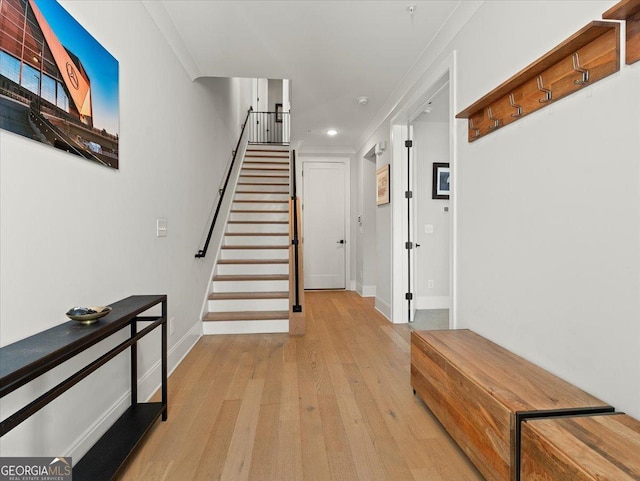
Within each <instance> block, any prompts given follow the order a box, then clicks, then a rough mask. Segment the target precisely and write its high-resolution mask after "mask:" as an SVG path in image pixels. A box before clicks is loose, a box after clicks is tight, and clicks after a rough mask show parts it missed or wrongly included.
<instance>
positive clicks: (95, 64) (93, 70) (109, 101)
mask: <svg viewBox="0 0 640 481" xmlns="http://www.w3.org/2000/svg"><path fill="white" fill-rule="evenodd" d="M35 2H36V4H37V5H38V8H39V9H40V11H41V12H42V14H43V15H44V17H45V18H46V19H47V22H48V23H49V26H50V27H51V28H52V29H53V31H54V32H55V34H56V36H57V37H58V40H60V42H61V43H62V45H64V46H65V47H66V48H67V49H68V50H70V51H71V52H73V53H74V54H75V55H76V56H77V57H78V58H79V59H80V61H81V62H82V65H83V66H84V68H85V70H86V71H87V74H88V75H89V79H90V80H91V101H92V104H93V126H94V127H96V128H99V129H105V130H106V131H107V132H109V133H110V134H117V133H118V132H119V125H118V105H119V102H118V61H117V60H116V59H115V58H114V57H113V55H111V54H110V53H109V52H107V50H106V49H105V48H104V47H102V45H100V44H99V43H98V41H97V40H96V39H95V38H93V37H92V36H91V34H89V32H87V31H86V30H85V29H84V27H82V25H80V24H79V23H78V22H77V21H76V20H75V19H74V18H73V17H72V16H71V15H69V13H68V12H67V11H66V10H65V9H64V8H62V6H61V5H60V4H59V3H58V2H57V1H56V0H35Z"/></svg>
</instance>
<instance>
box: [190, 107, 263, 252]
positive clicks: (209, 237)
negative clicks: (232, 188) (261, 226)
mask: <svg viewBox="0 0 640 481" xmlns="http://www.w3.org/2000/svg"><path fill="white" fill-rule="evenodd" d="M252 111H253V107H249V110H248V111H247V117H246V118H245V119H244V123H243V124H242V131H241V132H240V137H238V143H236V149H235V150H234V151H233V158H232V159H231V166H230V167H229V171H228V172H227V178H226V179H225V181H224V186H223V187H222V191H221V192H220V197H219V198H218V206H217V207H216V212H215V214H213V220H212V221H211V227H210V228H209V234H208V235H207V240H206V241H205V243H204V247H203V248H202V249H200V250H199V251H198V253H197V254H196V258H199V257H204V256H206V255H207V250H208V249H209V242H211V236H212V235H213V228H214V227H215V226H216V220H218V214H219V213H220V207H221V206H222V200H223V199H224V194H225V193H226V192H227V186H228V185H229V179H231V172H233V166H234V164H235V162H236V157H237V156H238V150H239V149H240V142H242V137H243V136H244V129H245V127H246V126H247V121H248V120H249V116H250V115H251V112H252Z"/></svg>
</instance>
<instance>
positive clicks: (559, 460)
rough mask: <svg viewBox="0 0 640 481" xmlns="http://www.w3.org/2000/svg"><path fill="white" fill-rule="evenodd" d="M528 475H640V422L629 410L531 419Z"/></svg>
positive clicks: (526, 443)
mask: <svg viewBox="0 0 640 481" xmlns="http://www.w3.org/2000/svg"><path fill="white" fill-rule="evenodd" d="M521 450H522V475H521V476H522V479H523V480H532V479H535V480H538V481H543V480H549V481H551V480H553V481H602V480H612V481H630V480H636V481H638V480H640V421H637V420H636V419H633V418H632V417H629V416H627V415H625V414H620V413H616V414H612V415H593V416H581V417H563V418H550V419H528V420H526V421H525V422H523V424H522V444H521Z"/></svg>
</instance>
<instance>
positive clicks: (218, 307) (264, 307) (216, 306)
mask: <svg viewBox="0 0 640 481" xmlns="http://www.w3.org/2000/svg"><path fill="white" fill-rule="evenodd" d="M208 306H209V312H238V311H286V310H287V309H289V299H213V300H209V304H208Z"/></svg>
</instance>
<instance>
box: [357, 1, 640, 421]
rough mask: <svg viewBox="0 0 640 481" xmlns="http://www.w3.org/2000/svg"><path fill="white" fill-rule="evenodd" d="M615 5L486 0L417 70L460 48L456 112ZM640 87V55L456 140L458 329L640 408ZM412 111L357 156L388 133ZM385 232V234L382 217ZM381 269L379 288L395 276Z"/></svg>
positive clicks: (461, 124)
mask: <svg viewBox="0 0 640 481" xmlns="http://www.w3.org/2000/svg"><path fill="white" fill-rule="evenodd" d="M615 3H616V2H615V1H553V2H544V1H509V2H507V1H487V2H484V3H483V4H482V5H481V6H480V8H479V9H478V10H477V12H476V13H475V14H474V15H473V17H472V18H471V19H470V21H469V22H468V23H466V25H465V26H464V27H463V28H462V30H461V31H460V33H459V34H458V35H457V36H456V37H455V38H454V39H453V41H451V42H448V43H447V44H446V46H443V48H442V49H441V50H438V51H428V52H427V54H426V56H425V58H433V61H432V62H431V64H430V66H428V67H426V69H425V71H424V72H423V73H422V74H421V77H419V79H424V78H427V77H428V76H429V75H430V73H431V72H433V69H435V68H438V66H439V65H440V64H441V63H442V62H443V60H444V59H445V58H446V57H447V56H449V55H451V54H452V52H454V51H456V52H457V66H456V71H457V76H456V79H455V80H456V85H457V86H456V91H455V96H456V97H457V99H458V104H457V105H454V107H453V108H454V110H455V111H454V112H453V113H454V114H455V113H457V112H458V111H460V110H462V109H463V108H464V107H466V106H467V105H470V104H471V103H473V102H474V101H476V100H477V99H478V98H480V97H481V96H483V95H484V94H486V93H487V92H488V91H490V90H491V89H493V88H494V87H496V86H497V85H499V84H501V83H502V82H503V81H504V80H506V79H508V78H509V77H511V76H512V75H513V74H514V73H516V72H518V71H519V70H521V69H522V68H523V67H525V66H526V65H528V64H529V63H531V62H533V61H534V60H536V59H537V58H538V57H540V56H541V55H543V54H544V53H546V52H547V51H549V50H551V49H552V48H554V47H555V46H556V45H557V44H558V43H560V42H562V41H563V40H565V39H566V38H568V37H569V36H571V35H572V34H573V33H575V32H576V31H578V30H579V29H580V28H582V27H583V26H584V25H586V24H587V23H588V22H590V21H591V20H596V19H599V18H601V16H602V13H603V12H604V11H605V10H607V9H608V8H609V7H611V6H612V5H614V4H615ZM550 12H552V14H551V13H550ZM523 19H526V21H524V20H523ZM493 32H499V33H498V34H494V33H493ZM496 35H497V37H496ZM432 45H439V42H438V41H435V42H433V44H432ZM479 45H482V48H479ZM428 50H429V49H428ZM623 58H624V56H623ZM623 63H624V62H623ZM638 85H640V63H637V64H635V65H632V66H625V65H622V68H621V72H619V73H617V74H614V75H612V76H610V77H608V78H606V79H604V80H602V81H600V82H598V83H596V84H594V85H593V86H590V87H588V88H586V89H584V90H583V91H581V92H578V93H575V94H573V95H571V96H570V97H568V98H565V99H563V100H560V101H558V102H557V103H555V104H553V105H551V106H549V107H547V108H545V109H543V110H541V111H539V112H537V113H534V114H532V115H529V116H527V117H526V118H524V119H522V120H520V121H518V122H517V123H515V124H513V125H509V126H507V127H505V128H503V129H500V130H499V131H498V132H497V133H493V134H491V135H489V136H487V137H485V138H483V139H480V140H478V141H476V142H474V143H472V144H470V143H468V142H467V141H466V138H467V123H466V121H464V120H460V121H458V122H457V129H458V130H457V135H458V139H459V140H458V142H457V143H456V145H455V147H456V148H457V151H458V165H457V167H458V178H457V182H458V195H459V197H458V199H457V206H456V209H457V215H458V225H457V228H458V234H459V236H458V243H457V246H456V247H457V253H458V256H459V257H458V266H459V267H458V271H457V272H456V277H457V279H458V285H457V288H458V304H457V306H456V307H457V310H458V326H459V327H468V328H471V329H473V330H475V331H477V332H479V333H480V334H482V335H484V336H486V337H488V338H490V339H492V340H494V341H496V342H497V343H499V344H501V345H503V346H505V347H507V348H508V349H511V350H512V351H514V352H516V353H518V354H520V355H522V356H524V357H525V358H528V359H530V360H532V361H533V362H535V363H537V364H539V365H541V366H542V367H544V368H546V369H548V370H550V371H552V372H554V373H556V374H557V375H559V376H561V377H562V378H564V379H566V380H568V381H570V382H572V383H574V384H576V385H578V386H579V387H581V388H583V389H585V390H587V391H589V392H591V393H592V394H594V395H596V396H598V397H600V398H601V399H603V400H604V401H606V402H608V403H610V404H612V405H614V406H615V407H616V408H618V409H619V410H622V411H626V412H627V413H629V414H631V415H633V416H635V417H637V418H640V382H638V379H640V323H638V318H640V270H639V269H638V266H639V265H640V164H639V163H638V152H639V151H640V89H638V88H637V86H638ZM420 86H421V82H420V81H418V82H416V84H415V85H414V89H419V88H420ZM410 96H411V94H410V93H409V94H408V95H407V98H409V97H410ZM401 107H402V100H399V101H398V107H397V108H396V109H395V110H394V111H393V112H391V114H390V116H389V117H388V118H387V120H385V121H384V122H383V123H382V127H380V128H379V129H378V130H377V131H375V132H374V133H372V134H371V136H370V140H368V141H367V142H365V143H364V145H363V147H362V149H361V150H360V152H359V153H366V152H367V150H368V149H369V148H370V144H371V143H372V142H374V141H378V140H381V139H382V138H384V137H386V136H388V135H389V132H390V129H389V123H388V122H389V119H390V118H392V116H393V115H394V113H395V112H397V109H399V108H401ZM378 219H379V220H380V218H378ZM378 236H379V238H378V241H381V240H382V243H380V242H379V243H378V245H379V246H381V244H384V243H386V242H387V241H386V240H385V239H388V233H387V232H385V231H384V226H383V223H382V222H380V223H379V224H378ZM388 252H389V251H387V250H386V249H385V250H384V251H383V252H379V253H378V257H379V258H384V257H385V256H386V255H387V253H388ZM368 261H371V262H377V263H378V266H380V264H381V261H380V260H379V259H364V260H363V262H368ZM377 276H378V281H379V284H378V285H377V293H378V295H380V292H381V291H382V289H381V286H383V285H385V283H386V282H387V275H386V273H385V272H383V271H382V270H381V269H378V274H377ZM385 289H386V287H385Z"/></svg>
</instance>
